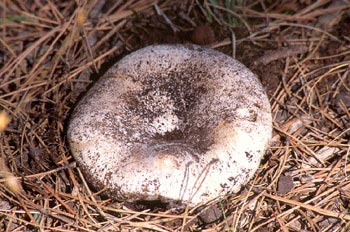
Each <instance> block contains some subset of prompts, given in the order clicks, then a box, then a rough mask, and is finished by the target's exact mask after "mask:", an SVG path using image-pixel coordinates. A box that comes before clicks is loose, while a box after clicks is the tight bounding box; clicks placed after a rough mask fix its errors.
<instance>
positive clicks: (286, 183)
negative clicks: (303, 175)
mask: <svg viewBox="0 0 350 232" xmlns="http://www.w3.org/2000/svg"><path fill="white" fill-rule="evenodd" d="M293 188H294V183H293V178H292V177H291V176H280V179H279V180H278V187H277V192H278V193H281V194H284V193H288V192H290V191H291V190H292V189H293Z"/></svg>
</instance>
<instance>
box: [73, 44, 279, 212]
mask: <svg viewBox="0 0 350 232" xmlns="http://www.w3.org/2000/svg"><path fill="white" fill-rule="evenodd" d="M271 121H272V119H271V109H270V104H269V101H268V98H267V96H266V94H265V91H264V89H263V87H262V85H261V84H260V82H259V81H258V79H257V78H256V76H255V75H254V74H253V73H252V72H251V71H250V70H248V69H247V68H246V67H245V66H244V65H242V64H241V63H239V62H238V61H236V60H234V59H232V58H230V57H229V56H227V55H224V54H222V53H220V52H218V51H215V50H212V49H207V48H203V47H200V46H194V45H157V46H149V47H146V48H143V49H140V50H138V51H136V52H133V53H131V54H129V55H127V56H126V57H124V58H123V59H122V60H120V61H119V62H118V63H116V64H115V65H114V66H113V67H112V68H110V69H109V71H108V72H107V73H106V74H104V75H103V76H102V77H101V78H100V79H99V80H98V81H97V82H96V83H95V84H94V86H93V87H92V88H91V89H90V90H89V91H88V92H87V94H86V96H84V98H83V99H82V100H81V101H80V102H79V104H78V106H77V107H76V109H75V111H74V112H73V115H72V117H71V121H70V124H69V128H68V133H67V135H68V140H69V143H70V146H71V150H72V153H73V155H74V157H75V159H76V160H77V162H78V163H79V165H80V166H81V168H82V169H83V171H84V173H85V175H86V176H87V177H88V179H89V180H90V183H91V184H92V185H95V186H96V187H98V188H107V189H108V193H109V194H110V195H111V196H112V197H115V198H117V199H120V200H128V201H134V200H162V201H168V202H180V203H184V204H189V205H191V206H193V205H195V204H199V203H205V202H206V201H208V200H211V199H214V198H217V197H220V196H222V195H224V194H227V193H231V192H238V191H239V190H240V188H241V186H242V185H244V184H245V183H246V182H247V181H249V179H250V178H251V177H252V176H253V174H254V172H255V171H256V169H257V167H258V165H259V162H260V159H261V157H262V156H263V154H264V152H265V149H266V147H267V145H268V141H269V139H270V137H271V131H272V122H271Z"/></svg>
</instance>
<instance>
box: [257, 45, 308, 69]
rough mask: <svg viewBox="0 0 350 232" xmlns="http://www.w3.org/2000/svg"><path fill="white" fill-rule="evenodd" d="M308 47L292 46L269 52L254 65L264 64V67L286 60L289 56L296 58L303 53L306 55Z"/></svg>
mask: <svg viewBox="0 0 350 232" xmlns="http://www.w3.org/2000/svg"><path fill="white" fill-rule="evenodd" d="M308 50H309V49H308V47H306V46H292V47H288V48H281V49H278V50H274V51H267V52H265V54H264V55H263V56H262V57H260V58H259V59H257V60H256V61H255V62H254V64H259V63H262V64H264V65H266V64H268V63H270V62H271V61H274V60H278V59H281V58H286V57H288V56H294V55H298V54H302V53H306V52H307V51H308Z"/></svg>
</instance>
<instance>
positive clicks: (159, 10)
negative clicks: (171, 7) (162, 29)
mask: <svg viewBox="0 0 350 232" xmlns="http://www.w3.org/2000/svg"><path fill="white" fill-rule="evenodd" d="M154 8H155V9H156V11H157V14H158V15H161V16H162V17H163V18H164V19H165V21H166V22H167V23H168V24H169V26H170V27H171V29H172V30H173V32H178V31H179V29H177V27H176V26H175V25H174V24H173V23H172V22H171V20H170V19H169V18H168V17H167V16H166V15H165V14H164V12H163V11H162V10H161V9H160V8H159V6H158V5H157V4H154Z"/></svg>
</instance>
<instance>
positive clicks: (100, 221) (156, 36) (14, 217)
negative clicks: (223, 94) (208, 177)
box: [0, 0, 350, 232]
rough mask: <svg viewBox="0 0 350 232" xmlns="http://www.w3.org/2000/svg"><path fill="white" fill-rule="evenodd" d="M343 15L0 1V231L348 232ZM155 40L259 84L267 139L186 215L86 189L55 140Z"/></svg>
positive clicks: (303, 0)
mask: <svg viewBox="0 0 350 232" xmlns="http://www.w3.org/2000/svg"><path fill="white" fill-rule="evenodd" d="M230 2H231V3H232V4H230ZM349 8H350V3H349V1H340V0H334V1H330V0H322V1H321V0H320V1H311V0H292V1H283V0H278V1H264V0H263V1H249V0H248V1H196V0H186V1H155V0H131V1H107V0H106V1H97V0H95V1H15V0H5V1H3V2H1V3H0V9H1V11H0V14H1V19H0V27H1V32H0V33H1V34H0V44H1V45H0V112H1V113H0V136H1V137H0V138H1V143H0V151H1V154H0V155H1V162H0V177H1V179H0V181H1V182H0V231H261V232H267V231H349V230H350V212H349V207H350V182H349V177H348V174H349V172H350V164H349V153H350V147H349V138H350V123H349V119H350V112H349V110H350V74H349V65H350V27H349V25H350V24H349V23H350V12H349ZM159 43H197V44H201V45H203V46H208V47H212V48H215V49H218V50H220V51H222V52H224V53H226V54H228V55H231V56H234V57H236V58H237V59H238V60H240V61H241V62H242V63H244V64H245V65H246V66H248V67H249V68H250V69H251V70H253V71H254V72H255V73H256V74H257V75H258V76H259V78H260V80H261V81H262V83H263V85H264V86H265V88H266V91H267V93H268V95H269V98H270V102H271V104H272V111H273V121H274V135H273V139H272V141H271V147H270V149H269V150H268V151H267V153H266V155H265V158H264V159H263V160H262V163H261V165H260V168H259V170H258V171H257V173H256V175H255V176H254V178H253V179H252V180H251V181H250V182H249V184H248V185H247V186H245V187H244V188H243V189H242V191H241V192H240V193H239V194H232V195H229V196H227V197H226V198H225V199H223V200H221V201H220V202H214V203H210V204H208V205H205V206H203V207H201V208H199V209H198V208H197V209H185V210H176V209H167V208H165V207H163V206H162V205H142V204H140V205H129V204H127V203H125V202H117V201H115V200H112V199H108V198H106V197H105V196H103V191H102V192H96V191H95V190H94V189H91V188H90V187H89V185H88V184H87V183H86V182H85V179H84V176H83V175H82V174H81V172H80V170H79V167H77V166H76V164H75V162H74V159H73V158H72V156H71V154H70V151H69V147H68V145H67V142H66V135H65V128H66V125H67V120H68V119H69V115H70V113H71V110H72V109H73V107H74V105H75V104H76V103H77V101H78V100H79V98H80V97H81V95H82V94H84V92H85V91H86V89H87V88H88V87H89V86H90V85H91V84H92V83H93V82H94V81H95V80H96V79H98V77H99V76H100V75H101V74H102V73H103V72H104V71H105V70H106V69H107V68H108V67H110V65H111V64H113V63H114V62H115V61H117V60H118V59H120V58H121V57H123V56H124V55H126V54H128V53H130V52H131V51H134V50H136V49H138V48H141V47H144V46H146V45H150V44H159ZM214 206H215V207H214ZM206 209H209V210H206Z"/></svg>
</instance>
